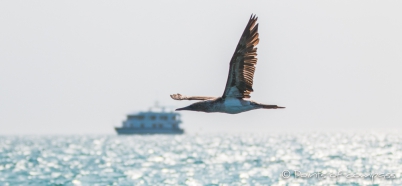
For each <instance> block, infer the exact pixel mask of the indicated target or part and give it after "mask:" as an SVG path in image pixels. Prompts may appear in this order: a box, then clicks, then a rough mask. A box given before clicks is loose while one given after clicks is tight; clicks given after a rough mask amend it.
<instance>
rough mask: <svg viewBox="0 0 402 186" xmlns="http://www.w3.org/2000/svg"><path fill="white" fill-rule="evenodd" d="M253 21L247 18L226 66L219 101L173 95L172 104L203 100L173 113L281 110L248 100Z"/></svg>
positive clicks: (252, 63) (255, 36)
mask: <svg viewBox="0 0 402 186" xmlns="http://www.w3.org/2000/svg"><path fill="white" fill-rule="evenodd" d="M256 22H257V18H256V17H255V15H254V16H253V15H251V17H250V20H249V22H248V24H247V26H246V29H245V30H244V32H243V34H242V36H241V38H240V41H239V43H238V45H237V47H236V50H235V52H234V54H233V57H232V59H231V61H230V64H229V75H228V79H227V82H226V87H225V91H224V93H223V95H222V96H221V97H206V96H183V95H181V94H173V95H171V97H172V98H173V99H175V100H203V101H200V102H196V103H193V104H191V105H189V106H187V107H183V108H179V109H176V110H190V111H200V112H207V113H210V112H221V113H228V114H238V113H241V112H246V111H249V110H254V109H260V108H264V109H277V108H285V107H279V106H277V105H265V104H260V103H257V102H254V101H252V100H248V98H250V93H251V92H253V88H252V85H253V76H254V71H255V65H256V64H257V58H256V56H257V48H256V47H255V46H256V45H257V44H258V42H259V38H258V36H259V34H258V24H256Z"/></svg>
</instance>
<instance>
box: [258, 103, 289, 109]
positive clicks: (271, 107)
mask: <svg viewBox="0 0 402 186" xmlns="http://www.w3.org/2000/svg"><path fill="white" fill-rule="evenodd" d="M260 105H261V106H262V108H263V109H282V108H286V107H280V106H278V105H264V104H260Z"/></svg>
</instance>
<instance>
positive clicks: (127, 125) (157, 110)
mask: <svg viewBox="0 0 402 186" xmlns="http://www.w3.org/2000/svg"><path fill="white" fill-rule="evenodd" d="M181 123H182V121H181V115H180V114H179V113H177V112H174V111H173V110H170V111H167V110H166V109H165V107H160V106H158V104H157V103H156V104H155V106H154V107H151V108H150V109H149V110H148V111H141V112H137V113H131V114H128V115H127V118H126V120H124V121H123V125H122V126H121V127H115V130H116V132H117V134H119V135H130V134H183V133H184V130H183V129H181V128H180V124H181Z"/></svg>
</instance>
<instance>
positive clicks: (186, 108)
mask: <svg viewBox="0 0 402 186" xmlns="http://www.w3.org/2000/svg"><path fill="white" fill-rule="evenodd" d="M180 110H190V109H189V108H188V107H183V108H178V109H176V111H180Z"/></svg>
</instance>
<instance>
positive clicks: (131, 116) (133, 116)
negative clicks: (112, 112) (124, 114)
mask: <svg viewBox="0 0 402 186" xmlns="http://www.w3.org/2000/svg"><path fill="white" fill-rule="evenodd" d="M128 119H138V120H142V119H144V116H139V115H129V116H128Z"/></svg>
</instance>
